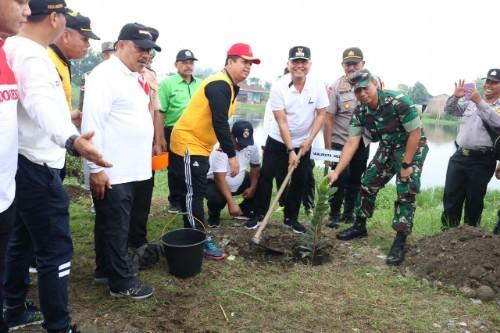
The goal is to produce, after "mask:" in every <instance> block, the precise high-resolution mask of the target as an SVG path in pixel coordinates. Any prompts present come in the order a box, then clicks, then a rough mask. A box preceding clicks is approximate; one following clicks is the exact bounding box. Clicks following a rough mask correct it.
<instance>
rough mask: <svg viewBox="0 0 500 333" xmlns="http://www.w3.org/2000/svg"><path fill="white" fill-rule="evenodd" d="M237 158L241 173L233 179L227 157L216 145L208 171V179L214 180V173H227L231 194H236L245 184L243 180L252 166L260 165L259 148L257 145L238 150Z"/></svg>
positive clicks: (211, 154) (210, 158)
mask: <svg viewBox="0 0 500 333" xmlns="http://www.w3.org/2000/svg"><path fill="white" fill-rule="evenodd" d="M236 158H237V159H238V163H239V164H240V172H239V173H238V174H237V175H236V176H234V177H231V176H230V175H229V162H228V158H227V155H226V153H224V152H223V151H222V150H220V149H219V147H218V145H216V147H215V148H214V150H213V151H212V152H211V153H210V157H209V161H210V169H209V170H208V173H207V178H208V179H214V172H225V173H226V182H227V184H228V185H229V188H230V189H231V192H232V193H234V192H236V191H237V190H238V188H239V187H240V186H241V184H242V183H243V180H244V179H245V171H246V170H247V168H248V167H249V166H250V164H252V165H257V164H260V154H259V147H258V146H257V145H251V146H247V147H245V148H243V149H242V150H239V151H238V150H237V151H236Z"/></svg>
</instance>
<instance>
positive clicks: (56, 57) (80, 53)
mask: <svg viewBox="0 0 500 333" xmlns="http://www.w3.org/2000/svg"><path fill="white" fill-rule="evenodd" d="M89 39H95V40H99V39H100V38H99V37H97V36H96V34H94V33H93V32H92V28H91V26H90V19H89V18H88V17H86V16H83V15H82V14H80V13H78V12H75V11H69V12H68V13H66V28H65V29H64V32H63V33H62V35H61V36H60V37H59V38H58V39H57V40H56V41H55V43H53V44H51V45H50V46H49V49H48V51H49V56H50V58H51V59H52V61H53V62H54V64H55V66H56V69H57V72H58V73H59V76H60V77H61V80H62V84H63V88H64V94H65V95H66V100H67V102H68V107H69V109H70V110H72V109H73V106H72V103H71V96H72V95H71V62H70V60H77V59H82V58H84V57H85V55H86V54H87V51H88V49H89V47H90V43H89ZM79 111H81V110H79ZM78 115H79V113H78V114H77V115H75V116H73V119H74V118H77V119H78V117H77V116H78ZM76 125H77V126H78V127H79V125H80V124H76Z"/></svg>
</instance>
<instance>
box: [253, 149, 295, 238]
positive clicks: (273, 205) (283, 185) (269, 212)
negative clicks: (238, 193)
mask: <svg viewBox="0 0 500 333" xmlns="http://www.w3.org/2000/svg"><path fill="white" fill-rule="evenodd" d="M301 157H302V148H300V149H299V152H298V154H297V158H298V159H299V160H300V158H301ZM294 170H295V168H294V167H290V168H289V169H288V173H287V174H286V177H285V179H284V180H283V183H281V186H280V188H279V189H278V193H276V197H275V198H274V200H273V202H272V203H271V205H270V206H269V209H268V210H267V213H266V215H265V216H264V219H263V220H262V223H261V224H260V225H259V228H258V229H257V232H256V233H255V235H254V236H253V238H252V242H254V243H255V244H259V243H260V239H261V238H262V231H263V230H264V229H265V228H266V226H267V223H269V220H270V219H271V215H272V214H273V212H274V208H276V205H277V204H278V201H279V200H280V198H281V196H282V195H283V192H284V191H285V189H286V187H287V185H288V182H289V181H290V178H291V177H292V174H293V171H294Z"/></svg>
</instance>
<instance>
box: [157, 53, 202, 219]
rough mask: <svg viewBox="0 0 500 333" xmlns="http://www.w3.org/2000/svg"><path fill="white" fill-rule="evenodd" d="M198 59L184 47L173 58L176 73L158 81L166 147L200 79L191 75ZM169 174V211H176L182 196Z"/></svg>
mask: <svg viewBox="0 0 500 333" xmlns="http://www.w3.org/2000/svg"><path fill="white" fill-rule="evenodd" d="M197 60H198V59H196V58H195V56H194V54H193V52H191V51H190V50H187V49H184V50H180V51H179V53H177V57H176V58H175V67H176V68H177V74H174V75H172V76H170V77H168V78H166V79H165V80H164V81H162V82H161V83H160V91H159V93H158V97H159V99H160V105H161V110H160V111H161V115H162V117H163V124H164V130H165V140H166V148H167V150H169V145H170V134H171V133H172V128H173V127H174V125H175V124H176V123H177V121H178V120H179V118H180V117H181V116H182V114H183V113H184V110H185V109H186V106H187V104H188V103H189V101H190V100H191V96H193V94H194V92H195V91H196V89H198V87H199V85H200V83H201V80H200V79H198V78H196V77H195V76H193V72H194V62H195V61H197ZM171 177H172V176H171V174H170V172H169V173H168V190H169V196H168V201H169V207H168V212H169V213H177V212H179V211H180V207H181V204H180V200H184V198H182V197H179V194H177V193H176V189H175V188H172V186H171V185H170V184H174V181H172V180H171Z"/></svg>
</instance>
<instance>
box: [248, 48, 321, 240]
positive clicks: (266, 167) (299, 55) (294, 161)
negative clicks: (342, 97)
mask: <svg viewBox="0 0 500 333" xmlns="http://www.w3.org/2000/svg"><path fill="white" fill-rule="evenodd" d="M310 60H311V50H310V49H309V48H308V47H305V46H294V47H292V48H291V49H290V50H289V53H288V70H289V71H290V75H285V76H283V77H282V78H281V79H279V80H278V81H277V82H276V83H274V84H273V86H272V88H271V93H270V95H269V104H270V106H271V110H272V112H273V115H274V121H273V123H272V125H271V127H270V131H269V136H268V138H267V141H266V145H265V148H264V156H263V158H262V170H261V172H260V177H259V184H258V186H257V193H256V195H255V214H254V217H253V218H252V219H251V220H249V221H248V222H247V223H246V224H245V227H246V228H247V229H255V228H257V227H258V225H259V224H260V222H261V221H262V219H263V217H264V214H265V213H266V211H267V209H268V208H269V202H270V200H271V194H272V184H273V183H272V182H273V179H274V178H276V179H277V180H278V183H280V184H281V183H282V182H283V179H284V178H285V176H286V174H287V171H288V170H289V169H290V168H295V171H294V172H293V176H292V180H291V183H290V186H289V189H288V193H287V196H286V200H285V216H284V218H285V219H284V224H285V225H286V226H287V227H290V228H291V229H292V230H293V232H295V233H304V232H305V227H304V226H303V225H302V224H301V223H300V222H299V221H298V218H299V209H300V202H301V199H302V196H303V193H304V190H305V184H306V179H307V177H308V170H309V167H310V162H309V159H310V156H311V151H310V148H311V144H312V142H313V140H314V138H315V137H316V135H317V134H318V132H319V131H320V130H321V128H322V127H323V121H324V119H325V112H326V108H327V106H328V96H327V94H326V89H325V86H324V85H323V84H322V83H321V82H319V81H315V80H314V79H311V78H309V77H307V74H308V73H309V70H310V68H311V61H310ZM299 149H300V150H301V152H302V156H300V159H299V158H298V156H297V154H298V152H299Z"/></svg>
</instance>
